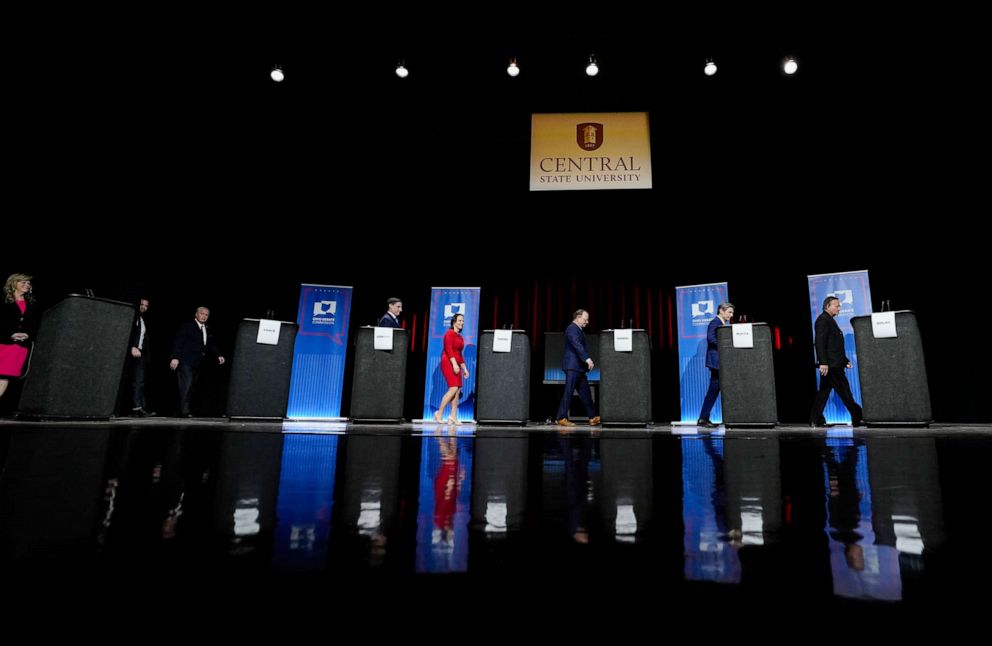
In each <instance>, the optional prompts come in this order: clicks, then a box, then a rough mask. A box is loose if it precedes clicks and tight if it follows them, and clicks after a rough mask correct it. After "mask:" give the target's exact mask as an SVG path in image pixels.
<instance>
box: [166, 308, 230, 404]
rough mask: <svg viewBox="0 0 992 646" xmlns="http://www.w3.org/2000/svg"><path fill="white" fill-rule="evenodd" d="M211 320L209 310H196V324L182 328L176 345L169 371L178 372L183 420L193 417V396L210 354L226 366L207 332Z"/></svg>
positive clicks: (177, 335)
mask: <svg viewBox="0 0 992 646" xmlns="http://www.w3.org/2000/svg"><path fill="white" fill-rule="evenodd" d="M208 318H210V310H209V309H208V308H206V307H198V308H196V315H195V316H194V317H193V320H192V321H188V322H186V323H183V324H182V325H180V326H179V329H178V330H177V331H176V340H175V342H174V343H173V344H172V355H171V357H172V358H171V361H169V368H171V369H172V370H176V371H177V377H178V381H179V416H180V417H193V415H192V414H191V413H190V410H189V401H190V393H191V392H192V390H193V387H194V386H195V385H196V382H197V381H198V379H199V376H200V366H201V365H202V364H203V358H204V357H206V356H207V355H208V354H210V355H212V356H215V357H217V363H218V364H220V365H223V364H224V357H222V356H221V355H220V353H219V352H218V351H217V346H216V345H215V344H214V338H213V335H212V334H211V333H210V330H208V329H207V319H208Z"/></svg>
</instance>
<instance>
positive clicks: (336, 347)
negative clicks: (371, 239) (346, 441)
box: [286, 284, 351, 420]
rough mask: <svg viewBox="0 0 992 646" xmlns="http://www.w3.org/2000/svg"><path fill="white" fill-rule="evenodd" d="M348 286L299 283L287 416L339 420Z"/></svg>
mask: <svg viewBox="0 0 992 646" xmlns="http://www.w3.org/2000/svg"><path fill="white" fill-rule="evenodd" d="M350 315H351V287H341V286H338V285H308V284H303V285H301V286H300V310H299V312H298V314H297V316H296V322H297V323H298V324H299V326H300V331H299V334H297V335H296V349H295V351H294V353H293V377H292V379H291V381H290V387H289V410H288V411H287V413H286V417H288V418H290V419H332V420H333V419H341V391H342V388H343V387H344V360H345V356H346V355H347V353H348V318H349V317H350Z"/></svg>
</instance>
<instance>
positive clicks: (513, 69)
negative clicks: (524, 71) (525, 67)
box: [506, 58, 520, 77]
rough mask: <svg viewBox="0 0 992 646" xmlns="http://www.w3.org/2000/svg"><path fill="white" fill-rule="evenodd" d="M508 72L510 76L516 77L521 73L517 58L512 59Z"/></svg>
mask: <svg viewBox="0 0 992 646" xmlns="http://www.w3.org/2000/svg"><path fill="white" fill-rule="evenodd" d="M506 73H507V74H509V75H510V76H513V77H516V76H518V75H519V74H520V68H519V67H517V59H515V58H511V59H510V66H509V67H507V68H506Z"/></svg>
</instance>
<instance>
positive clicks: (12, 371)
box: [0, 301, 450, 377]
mask: <svg viewBox="0 0 992 646" xmlns="http://www.w3.org/2000/svg"><path fill="white" fill-rule="evenodd" d="M15 305H16V307H18V308H20V310H21V314H22V315H23V314H24V311H25V310H26V309H27V306H28V304H27V301H16V303H15ZM4 307H10V304H5V305H4ZM27 358H28V349H27V348H26V347H24V346H23V345H17V344H16V343H14V342H13V340H11V339H10V338H7V339H3V342H2V343H0V376H4V377H20V376H21V371H22V370H23V369H24V360H25V359H27ZM449 367H450V366H449Z"/></svg>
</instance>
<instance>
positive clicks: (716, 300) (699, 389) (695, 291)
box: [675, 283, 727, 424]
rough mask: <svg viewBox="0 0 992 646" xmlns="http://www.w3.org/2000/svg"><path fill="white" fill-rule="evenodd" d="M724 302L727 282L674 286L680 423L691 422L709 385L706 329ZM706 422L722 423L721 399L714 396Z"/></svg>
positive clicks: (696, 416)
mask: <svg viewBox="0 0 992 646" xmlns="http://www.w3.org/2000/svg"><path fill="white" fill-rule="evenodd" d="M726 301H727V283H711V284H708V285H689V286H688V287H676V288H675V302H676V306H675V307H676V316H677V318H678V325H679V393H680V395H681V400H682V420H681V421H682V423H683V424H694V423H695V422H696V420H697V419H699V409H701V408H702V407H703V398H705V397H706V389H707V388H709V385H710V371H709V368H707V367H706V328H707V327H708V326H709V324H710V321H712V320H713V319H714V318H715V317H716V309H717V307H719V306H720V303H725V302H726ZM710 421H712V422H713V423H714V424H720V423H721V422H723V408H722V402H721V401H720V398H719V397H718V398H717V400H716V405H715V406H714V407H713V411H712V412H711V413H710Z"/></svg>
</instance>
